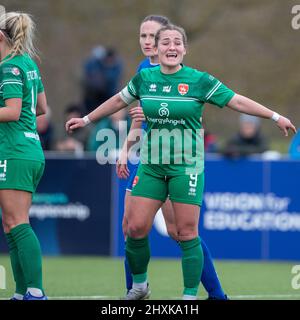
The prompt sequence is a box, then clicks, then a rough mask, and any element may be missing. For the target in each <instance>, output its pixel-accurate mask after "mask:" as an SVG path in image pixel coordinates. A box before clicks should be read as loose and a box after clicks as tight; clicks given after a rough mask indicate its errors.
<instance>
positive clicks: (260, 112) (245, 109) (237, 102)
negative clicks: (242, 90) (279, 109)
mask: <svg viewBox="0 0 300 320" xmlns="http://www.w3.org/2000/svg"><path fill="white" fill-rule="evenodd" d="M227 106H228V107H229V108H231V109H233V110H235V111H238V112H242V113H247V114H250V115H253V116H257V117H261V118H266V119H270V118H271V117H272V116H273V114H274V111H272V110H271V109H269V108H267V107H265V106H263V105H262V104H260V103H258V102H256V101H254V100H251V99H249V98H247V97H245V96H242V95H239V94H236V95H234V97H233V98H232V99H231V100H230V101H229V103H228V104H227Z"/></svg>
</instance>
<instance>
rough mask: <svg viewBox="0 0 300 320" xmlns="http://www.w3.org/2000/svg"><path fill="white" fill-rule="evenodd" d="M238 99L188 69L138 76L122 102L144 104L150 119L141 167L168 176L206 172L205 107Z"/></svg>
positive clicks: (203, 74) (152, 70) (147, 71)
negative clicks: (203, 118) (136, 100)
mask: <svg viewBox="0 0 300 320" xmlns="http://www.w3.org/2000/svg"><path fill="white" fill-rule="evenodd" d="M233 96H234V92H233V91H232V90H230V89H228V88H227V87H226V86H225V85H224V84H222V83H221V82H220V81H219V80H218V79H216V78H214V77H213V76H211V75H209V74H208V73H206V72H201V71H198V70H196V69H192V68H190V67H187V66H182V68H181V69H180V70H179V71H178V72H176V73H173V74H163V73H162V72H161V70H160V66H158V67H155V68H149V69H143V70H142V71H141V72H139V73H138V74H136V75H135V77H134V78H133V79H131V81H130V82H129V83H128V85H127V87H126V88H124V89H123V90H122V91H121V97H122V99H123V100H124V101H125V102H126V103H131V102H132V101H133V100H135V99H138V100H140V101H141V105H142V108H143V112H144V114H145V117H146V120H147V135H146V138H145V140H144V142H143V147H142V152H141V162H142V164H147V165H148V167H151V168H152V169H154V171H155V170H156V171H157V172H158V173H159V174H166V175H168V174H177V173H184V172H185V173H187V172H186V169H187V168H190V169H197V172H198V173H199V170H200V171H201V172H202V171H203V164H204V143H203V142H204V141H203V138H204V134H203V130H202V123H201V120H202V113H203V108H204V104H205V103H206V102H208V103H211V104H214V105H217V106H218V107H220V108H222V107H224V106H225V105H226V104H227V103H228V102H229V101H230V99H231V98H232V97H233ZM152 171H153V170H152ZM191 173H192V172H191Z"/></svg>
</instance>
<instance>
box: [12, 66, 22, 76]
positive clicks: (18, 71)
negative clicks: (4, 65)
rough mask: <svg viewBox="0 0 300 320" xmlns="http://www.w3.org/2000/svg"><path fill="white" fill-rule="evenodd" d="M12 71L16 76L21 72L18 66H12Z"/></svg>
mask: <svg viewBox="0 0 300 320" xmlns="http://www.w3.org/2000/svg"><path fill="white" fill-rule="evenodd" d="M11 73H12V74H13V75H15V76H18V75H19V74H20V70H19V69H18V68H16V67H15V68H12V69H11Z"/></svg>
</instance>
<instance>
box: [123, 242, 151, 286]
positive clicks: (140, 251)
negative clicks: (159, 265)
mask: <svg viewBox="0 0 300 320" xmlns="http://www.w3.org/2000/svg"><path fill="white" fill-rule="evenodd" d="M125 251H126V258H127V261H128V263H129V266H130V270H131V272H132V277H133V281H134V282H137V283H141V282H144V281H146V280H147V269H148V263H149V260H150V246H149V240H148V237H146V238H143V239H133V238H131V237H127V239H126V250H125Z"/></svg>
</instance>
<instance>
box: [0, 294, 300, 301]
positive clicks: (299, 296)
mask: <svg viewBox="0 0 300 320" xmlns="http://www.w3.org/2000/svg"><path fill="white" fill-rule="evenodd" d="M9 298H10V297H6V298H0V300H8V299H9ZM48 298H49V300H120V299H122V298H123V297H118V296H53V297H48ZM181 298H182V297H171V298H169V299H170V300H181ZM199 298H200V300H203V299H206V296H199ZM272 298H273V299H280V298H286V299H289V298H297V299H300V294H251V295H250V294H249V295H229V299H231V300H242V299H245V300H248V299H272ZM161 300H168V299H167V298H165V299H161Z"/></svg>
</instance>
